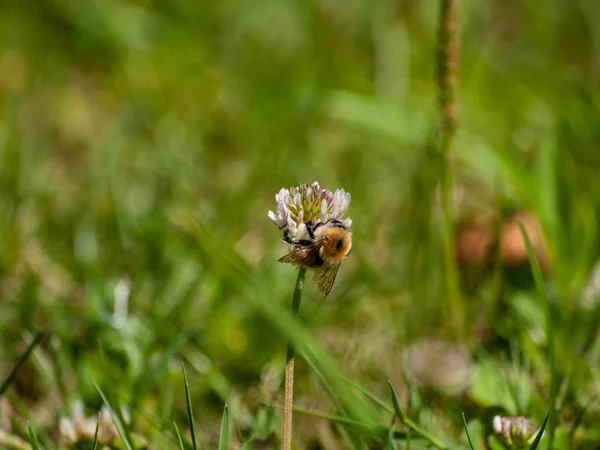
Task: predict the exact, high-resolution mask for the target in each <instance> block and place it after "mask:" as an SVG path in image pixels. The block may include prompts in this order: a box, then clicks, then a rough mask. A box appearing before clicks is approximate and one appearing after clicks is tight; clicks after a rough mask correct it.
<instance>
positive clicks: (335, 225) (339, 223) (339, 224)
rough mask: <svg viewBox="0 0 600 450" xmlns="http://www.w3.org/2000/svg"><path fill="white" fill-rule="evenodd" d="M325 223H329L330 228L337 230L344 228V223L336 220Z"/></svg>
mask: <svg viewBox="0 0 600 450" xmlns="http://www.w3.org/2000/svg"><path fill="white" fill-rule="evenodd" d="M327 223H330V224H331V225H332V226H334V227H337V228H345V225H344V222H342V221H341V220H338V219H329V220H328V221H327Z"/></svg>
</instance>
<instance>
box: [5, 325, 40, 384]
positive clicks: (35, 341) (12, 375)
mask: <svg viewBox="0 0 600 450" xmlns="http://www.w3.org/2000/svg"><path fill="white" fill-rule="evenodd" d="M44 337H46V332H41V333H37V334H36V335H35V337H34V338H33V340H32V341H31V343H30V344H29V346H28V347H27V350H25V353H23V354H22V355H21V357H20V358H19V360H18V361H17V364H15V367H13V369H12V370H11V371H10V373H9V374H8V376H7V377H6V379H5V380H4V381H3V382H2V385H0V395H2V394H4V393H5V392H6V390H7V389H8V387H9V386H10V385H11V383H12V382H13V380H14V378H15V376H16V375H17V372H18V371H19V368H20V367H21V366H22V365H23V364H24V363H25V361H27V360H28V359H29V356H30V355H31V353H32V352H33V351H34V350H35V348H36V347H37V346H38V345H39V344H40V342H42V340H43V339H44Z"/></svg>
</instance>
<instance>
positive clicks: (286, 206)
mask: <svg viewBox="0 0 600 450" xmlns="http://www.w3.org/2000/svg"><path fill="white" fill-rule="evenodd" d="M350 200H351V196H350V194H349V193H347V192H346V191H344V190H343V189H337V190H336V191H335V192H331V191H329V190H327V189H323V188H322V187H321V186H320V185H319V183H318V182H316V181H315V182H314V183H312V184H301V185H300V186H297V187H295V186H294V187H291V188H289V189H285V188H282V189H281V190H280V191H279V192H278V193H277V194H276V195H275V201H276V203H277V208H276V210H275V211H269V213H268V216H269V219H271V221H272V222H273V223H274V224H275V225H277V226H278V227H279V228H282V229H283V228H285V229H287V231H288V233H289V235H290V237H292V238H294V237H296V236H297V235H299V234H302V232H303V231H304V229H303V228H302V226H303V224H305V223H307V222H309V221H312V222H326V221H328V220H330V219H337V220H342V221H343V222H344V225H346V226H347V227H350V225H351V224H352V221H351V220H350V219H349V218H344V214H346V212H347V211H348V207H349V206H350Z"/></svg>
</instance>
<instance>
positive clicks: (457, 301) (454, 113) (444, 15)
mask: <svg viewBox="0 0 600 450" xmlns="http://www.w3.org/2000/svg"><path fill="white" fill-rule="evenodd" d="M459 43H460V41H459V30H458V0H442V1H441V11H440V30H439V48H438V87H439V109H440V116H441V117H440V121H441V123H440V141H441V144H440V152H441V156H442V174H441V191H442V192H441V196H442V210H443V221H444V262H445V269H446V273H445V277H446V295H447V296H448V309H449V313H450V320H451V322H452V327H453V331H454V333H455V336H456V337H459V338H461V337H463V335H464V326H463V323H464V311H463V304H462V300H461V295H460V286H459V278H458V270H457V267H456V260H455V257H454V256H455V249H454V225H453V219H452V210H453V208H452V186H453V163H454V158H453V154H452V153H453V152H452V144H453V141H454V135H455V133H456V126H457V123H458V107H457V82H458V60H459V54H460V45H459Z"/></svg>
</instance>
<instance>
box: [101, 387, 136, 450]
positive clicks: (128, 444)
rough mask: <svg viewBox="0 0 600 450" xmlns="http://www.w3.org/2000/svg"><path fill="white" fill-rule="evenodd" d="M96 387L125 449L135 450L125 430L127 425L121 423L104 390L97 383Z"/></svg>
mask: <svg viewBox="0 0 600 450" xmlns="http://www.w3.org/2000/svg"><path fill="white" fill-rule="evenodd" d="M94 385H95V386H96V390H97V391H98V393H99V394H100V397H102V401H103V402H104V404H105V405H106V407H107V408H108V412H109V413H110V416H111V418H112V420H113V423H114V425H115V428H116V429H117V433H119V437H120V438H121V440H122V441H123V444H124V445H125V448H126V449H127V450H134V447H133V444H132V443H131V440H130V439H129V436H128V435H127V432H126V430H125V424H124V423H123V422H122V421H121V418H120V417H119V416H118V414H117V413H116V412H115V410H114V409H113V407H112V406H111V404H110V402H109V401H108V399H107V398H106V395H104V392H102V389H100V386H98V385H97V384H95V383H94Z"/></svg>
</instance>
